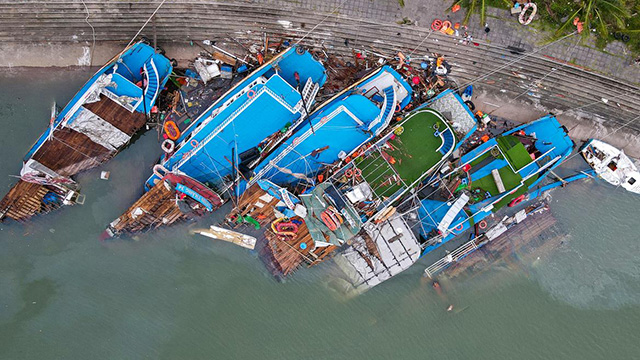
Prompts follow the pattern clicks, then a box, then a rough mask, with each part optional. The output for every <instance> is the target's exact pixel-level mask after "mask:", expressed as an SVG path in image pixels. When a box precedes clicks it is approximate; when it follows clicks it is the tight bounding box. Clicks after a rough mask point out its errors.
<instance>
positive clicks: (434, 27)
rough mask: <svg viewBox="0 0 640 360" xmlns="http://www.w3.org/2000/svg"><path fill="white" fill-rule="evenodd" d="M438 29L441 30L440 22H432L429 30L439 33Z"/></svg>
mask: <svg viewBox="0 0 640 360" xmlns="http://www.w3.org/2000/svg"><path fill="white" fill-rule="evenodd" d="M440 29H442V20H440V19H435V20H433V22H432V23H431V30H433V31H440Z"/></svg>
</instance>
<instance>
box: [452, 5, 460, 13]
mask: <svg viewBox="0 0 640 360" xmlns="http://www.w3.org/2000/svg"><path fill="white" fill-rule="evenodd" d="M458 10H460V4H455V5H453V6H452V7H451V12H457V11H458Z"/></svg>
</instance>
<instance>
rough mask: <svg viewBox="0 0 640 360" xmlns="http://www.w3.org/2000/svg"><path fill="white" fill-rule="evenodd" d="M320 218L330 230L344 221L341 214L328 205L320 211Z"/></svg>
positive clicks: (335, 228) (336, 227)
mask: <svg viewBox="0 0 640 360" xmlns="http://www.w3.org/2000/svg"><path fill="white" fill-rule="evenodd" d="M320 219H322V222H323V223H324V224H325V225H326V226H327V227H328V228H329V230H331V231H336V230H337V229H338V228H339V227H340V225H342V223H343V222H344V220H343V219H342V216H341V215H340V214H339V213H338V210H336V209H335V208H334V207H333V206H329V207H328V208H327V209H326V210H325V211H323V212H322V213H320Z"/></svg>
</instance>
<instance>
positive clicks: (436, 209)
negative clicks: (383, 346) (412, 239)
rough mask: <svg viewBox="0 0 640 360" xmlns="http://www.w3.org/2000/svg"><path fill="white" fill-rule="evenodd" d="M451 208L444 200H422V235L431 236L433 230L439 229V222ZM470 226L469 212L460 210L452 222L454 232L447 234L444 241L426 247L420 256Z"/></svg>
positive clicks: (420, 215)
mask: <svg viewBox="0 0 640 360" xmlns="http://www.w3.org/2000/svg"><path fill="white" fill-rule="evenodd" d="M450 208H451V206H450V205H449V204H447V203H446V202H444V201H437V200H429V199H425V200H422V201H421V202H420V208H418V217H419V218H420V223H421V229H420V235H422V237H424V238H425V239H426V238H428V237H429V236H428V234H429V233H430V232H432V231H433V230H436V231H437V228H438V224H439V223H440V221H442V219H443V218H444V216H445V214H446V213H447V211H449V209H450ZM460 225H462V228H460V227H459V226H460ZM470 227H471V223H470V221H469V218H468V216H467V214H466V213H465V212H464V210H460V212H459V213H458V215H456V217H455V218H454V219H453V222H451V228H453V230H452V232H451V233H450V234H449V235H447V236H445V237H444V238H443V239H442V242H440V243H437V244H433V245H429V246H427V247H425V248H424V249H423V251H422V254H421V255H420V256H424V255H425V254H427V253H429V252H431V251H433V250H435V249H437V248H439V247H440V246H442V245H443V244H445V243H446V242H447V241H449V240H451V239H453V238H455V237H456V236H458V235H459V234H462V233H463V232H465V231H467V229H469V228H470Z"/></svg>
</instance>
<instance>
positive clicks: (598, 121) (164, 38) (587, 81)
mask: <svg viewBox="0 0 640 360" xmlns="http://www.w3.org/2000/svg"><path fill="white" fill-rule="evenodd" d="M157 4H158V2H145V1H139V2H138V1H136V2H125V1H101V2H99V1H89V0H87V1H84V2H82V1H58V0H56V1H21V2H13V1H11V2H10V1H6V0H2V1H0V42H1V43H2V45H1V46H2V50H3V51H2V52H0V66H5V67H6V66H52V65H54V66H66V65H88V64H93V65H99V64H102V63H104V62H105V61H106V60H107V59H109V58H110V57H111V56H112V55H113V54H114V53H116V52H117V51H119V50H120V49H121V48H122V46H123V45H125V44H126V43H127V42H128V41H129V40H130V39H131V37H132V36H133V35H134V34H135V33H136V32H137V31H138V29H139V28H140V26H141V25H142V24H143V23H144V22H145V21H146V20H147V18H148V16H149V15H150V14H151V13H153V11H154V10H155V8H156V6H157ZM85 5H86V8H85ZM307 5H308V2H301V3H298V2H295V3H293V2H287V1H278V0H263V1H259V2H258V1H256V2H248V1H246V2H245V1H234V2H223V1H207V0H202V1H181V0H178V1H168V2H167V3H166V4H165V5H164V6H163V7H162V8H161V10H160V11H159V12H158V13H157V15H156V17H155V19H154V20H153V21H151V22H150V23H149V24H148V25H147V27H146V28H145V30H144V31H143V32H142V35H145V36H147V37H148V38H150V39H153V38H156V39H157V41H158V43H159V44H160V45H162V46H163V47H164V48H165V49H166V50H167V54H168V55H169V56H170V57H174V58H176V59H177V60H178V61H181V60H183V59H189V58H192V57H193V55H194V54H196V53H197V52H199V51H200V48H199V47H197V46H192V45H191V41H193V42H197V41H201V40H203V39H211V40H216V41H218V43H219V44H222V45H224V44H223V43H224V42H227V43H229V44H230V45H231V44H233V45H234V46H235V41H240V42H242V43H244V44H250V43H261V42H262V41H263V36H264V34H267V36H268V37H269V39H271V40H272V41H279V40H280V39H281V38H282V37H288V38H294V39H296V38H297V39H300V38H302V37H304V39H303V40H302V43H304V44H307V45H314V46H320V45H322V46H324V47H325V48H327V50H328V51H330V52H332V53H338V54H343V55H345V56H350V55H351V54H352V49H353V48H355V49H358V50H366V51H367V52H368V56H369V58H370V59H371V60H372V61H376V60H377V59H378V57H379V55H378V54H383V55H389V54H393V53H395V52H396V51H398V50H402V51H404V52H405V54H411V55H412V57H413V58H414V60H419V58H422V57H423V56H425V55H429V54H431V53H434V52H436V53H440V54H444V55H446V56H447V58H448V60H449V62H450V64H451V65H452V66H453V72H452V74H451V77H452V78H454V79H455V80H456V81H457V82H458V84H459V85H460V86H463V85H466V84H469V83H473V85H474V87H475V88H476V91H477V92H479V93H481V94H486V95H485V97H486V98H485V99H484V100H481V101H476V102H477V105H478V107H479V108H481V109H484V110H486V111H487V112H491V111H494V114H496V115H498V114H499V115H501V116H503V117H505V118H526V117H527V116H525V115H523V114H525V113H531V114H532V115H530V116H531V117H533V116H534V114H535V113H536V112H537V111H539V112H540V113H546V112H554V113H557V114H558V113H561V114H562V115H560V119H561V120H562V121H563V123H565V124H566V126H567V128H569V129H570V130H571V131H572V135H573V136H574V137H576V138H578V139H582V138H585V137H590V136H599V137H602V134H605V133H611V132H613V131H615V129H618V128H620V127H621V126H624V128H622V129H621V130H618V131H617V132H616V133H615V134H614V135H611V136H609V137H608V138H607V141H609V142H612V143H614V144H616V145H617V146H620V147H623V148H625V149H626V150H627V152H628V153H629V154H631V155H633V156H639V155H640V144H638V141H637V140H636V138H637V137H636V136H635V135H636V134H638V133H639V132H640V119H639V121H631V122H630V120H632V119H633V118H634V117H635V116H637V115H638V114H640V89H639V88H638V87H637V86H636V85H634V84H630V83H627V82H626V81H625V80H624V79H616V78H611V77H607V76H603V75H601V74H597V73H594V72H591V71H588V70H586V69H582V68H579V67H576V66H574V65H572V64H569V63H565V62H560V61H557V60H555V59H552V58H550V57H548V56H545V53H544V49H543V48H541V49H539V50H534V51H531V52H529V53H524V54H513V53H511V51H510V50H509V49H507V48H505V47H504V46H497V45H493V44H491V43H484V42H479V46H471V45H468V46H465V45H462V44H461V43H460V42H459V39H458V38H454V37H449V36H446V35H443V34H441V33H432V32H431V31H430V30H429V29H427V28H421V27H418V26H403V25H398V24H396V23H385V22H384V21H379V20H370V19H361V18H355V17H353V16H347V15H344V14H343V13H341V12H338V11H336V12H333V13H330V11H328V10H326V9H322V10H319V9H316V8H314V7H313V6H307ZM87 13H88V14H89V17H88V18H87ZM311 30H312V31H311ZM232 39H235V40H232ZM94 40H95V45H94ZM568 40H571V39H568ZM568 40H565V41H568ZM603 99H604V100H603ZM486 103H488V104H486ZM489 104H492V105H497V106H492V105H489ZM497 107H499V109H497V110H496V108H497ZM592 134H593V135H592Z"/></svg>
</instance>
